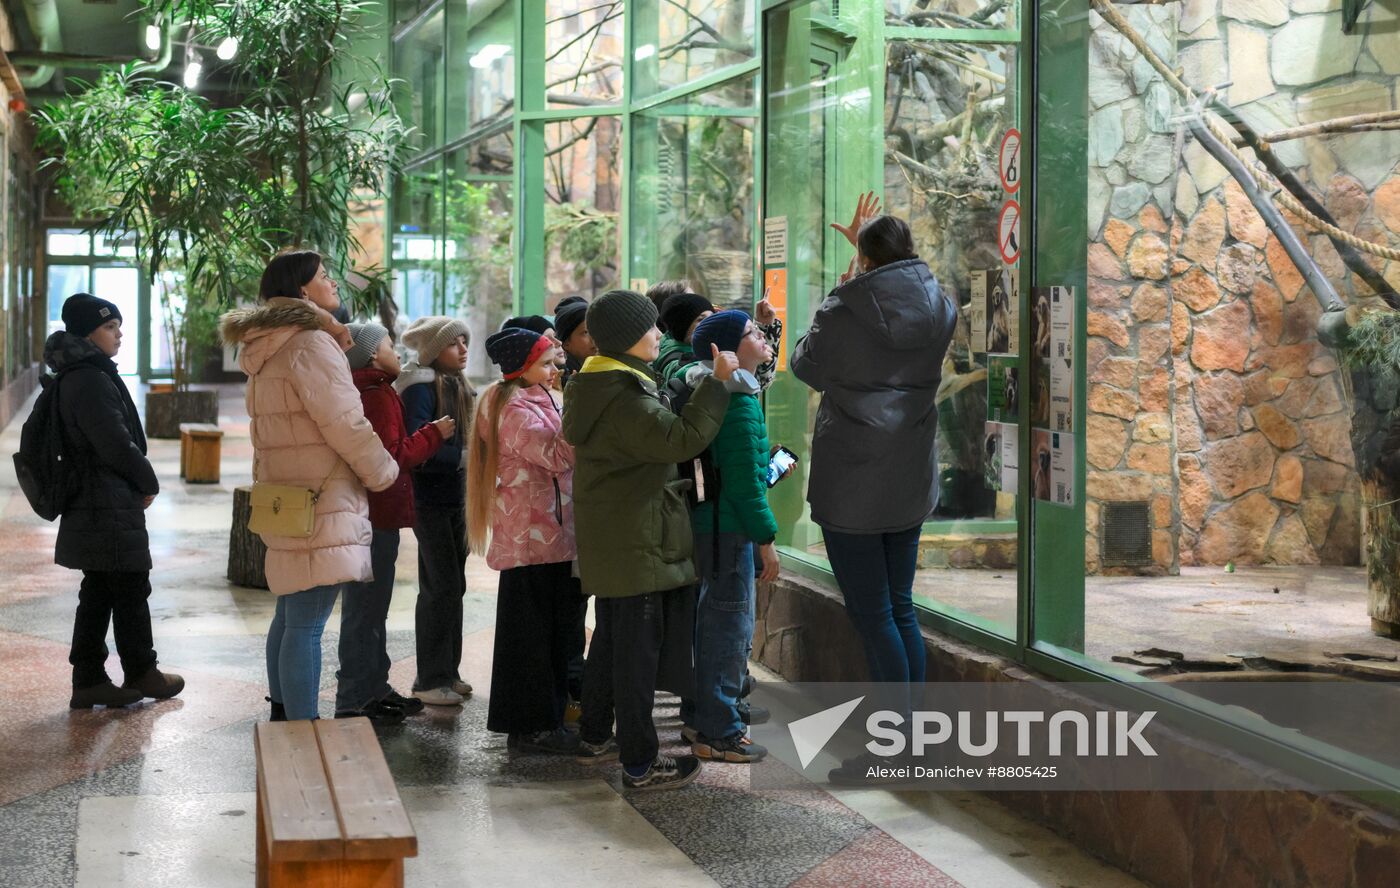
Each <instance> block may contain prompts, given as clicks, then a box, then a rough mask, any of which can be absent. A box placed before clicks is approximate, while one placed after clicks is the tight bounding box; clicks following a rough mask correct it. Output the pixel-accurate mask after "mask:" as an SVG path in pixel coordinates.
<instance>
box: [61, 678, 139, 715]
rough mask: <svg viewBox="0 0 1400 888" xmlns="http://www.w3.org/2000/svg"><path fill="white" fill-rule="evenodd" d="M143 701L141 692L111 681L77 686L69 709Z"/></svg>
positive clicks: (109, 706)
mask: <svg viewBox="0 0 1400 888" xmlns="http://www.w3.org/2000/svg"><path fill="white" fill-rule="evenodd" d="M139 702H141V692H140V691H137V690H132V689H130V688H119V687H117V686H116V685H114V684H112V683H111V682H110V681H104V682H103V683H102V684H100V685H92V686H90V687H86V688H77V689H75V690H74V691H73V697H72V699H70V700H69V701H68V708H69V709H91V708H92V707H94V706H106V707H107V708H109V709H111V708H113V707H116V706H130V705H131V704H132V703H139Z"/></svg>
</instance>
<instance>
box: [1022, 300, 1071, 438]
mask: <svg viewBox="0 0 1400 888" xmlns="http://www.w3.org/2000/svg"><path fill="white" fill-rule="evenodd" d="M1031 338H1032V340H1033V347H1032V350H1031V366H1032V369H1033V373H1032V375H1033V377H1034V380H1033V382H1032V384H1031V393H1030V397H1031V425H1032V426H1034V427H1036V428H1041V429H1050V430H1051V431H1056V432H1073V431H1074V288H1073V287H1036V288H1035V291H1034V298H1033V302H1032V307H1031Z"/></svg>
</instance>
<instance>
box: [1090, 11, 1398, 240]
mask: <svg viewBox="0 0 1400 888" xmlns="http://www.w3.org/2000/svg"><path fill="white" fill-rule="evenodd" d="M1089 2H1090V4H1091V5H1092V6H1093V7H1094V9H1096V10H1097V11H1098V13H1099V15H1101V16H1103V18H1104V21H1106V22H1108V23H1109V24H1110V25H1112V26H1113V27H1114V28H1115V29H1116V30H1117V31H1118V32H1119V33H1120V34H1122V35H1123V36H1124V37H1126V38H1127V40H1128V42H1129V43H1131V44H1132V45H1133V46H1134V48H1136V49H1137V51H1138V52H1140V53H1141V54H1142V57H1143V58H1145V59H1147V62H1148V64H1150V65H1151V66H1152V67H1153V68H1155V69H1156V70H1157V72H1158V73H1159V74H1161V75H1162V77H1163V78H1164V79H1165V80H1166V81H1167V83H1168V84H1170V85H1171V86H1172V88H1173V89H1175V90H1176V91H1177V92H1179V93H1181V96H1182V98H1183V99H1185V100H1186V103H1187V104H1188V105H1191V104H1195V103H1196V102H1197V101H1198V100H1199V97H1198V96H1197V95H1196V92H1195V90H1193V89H1191V87H1190V86H1188V85H1187V84H1186V83H1185V82H1184V81H1183V80H1182V79H1181V78H1180V77H1178V76H1177V74H1176V72H1175V71H1173V70H1172V69H1171V68H1169V67H1167V63H1166V62H1164V61H1162V59H1161V58H1160V57H1158V55H1157V54H1156V53H1155V52H1153V51H1152V48H1151V47H1149V46H1148V45H1147V41H1146V40H1144V39H1143V37H1142V35H1141V34H1139V33H1138V32H1137V29H1136V28H1134V27H1133V26H1132V25H1131V24H1129V22H1128V20H1127V19H1125V18H1124V17H1123V14H1122V13H1120V12H1119V11H1118V9H1117V7H1115V6H1114V5H1113V0H1089ZM1201 118H1202V121H1203V123H1204V124H1205V126H1206V128H1207V129H1209V130H1210V131H1211V132H1212V133H1213V134H1214V135H1215V137H1216V138H1218V139H1219V140H1220V141H1221V142H1223V143H1224V144H1225V147H1226V149H1227V150H1229V151H1230V153H1232V154H1234V155H1235V156H1236V157H1238V158H1239V159H1240V162H1241V163H1243V164H1244V166H1245V169H1246V170H1248V172H1249V174H1250V176H1251V177H1252V178H1253V179H1254V180H1255V181H1256V182H1257V183H1258V184H1259V188H1260V190H1262V191H1264V192H1266V193H1267V194H1268V195H1269V197H1271V198H1272V199H1273V200H1275V201H1277V202H1278V203H1280V204H1282V205H1283V207H1284V208H1285V209H1287V210H1288V211H1290V212H1291V213H1293V214H1294V215H1295V216H1297V217H1298V218H1299V219H1301V220H1303V223H1304V224H1305V225H1307V226H1308V227H1309V228H1312V229H1313V230H1315V231H1318V232H1321V233H1323V234H1326V235H1327V236H1328V237H1330V238H1334V239H1336V240H1339V241H1342V242H1343V243H1345V244H1349V245H1350V246H1352V247H1354V248H1355V249H1358V250H1361V251H1362V252H1364V253H1370V254H1371V255H1373V256H1379V257H1381V258H1383V259H1400V249H1396V248H1395V247H1387V246H1383V245H1381V244H1373V243H1371V242H1370V241H1368V240H1363V239H1362V238H1359V237H1357V236H1356V235H1354V234H1351V233H1350V232H1347V231H1343V230H1342V229H1340V228H1338V227H1337V226H1335V225H1333V224H1331V223H1330V222H1327V221H1325V220H1323V219H1320V218H1318V217H1317V216H1316V215H1314V214H1313V213H1312V211H1310V210H1309V209H1308V208H1307V207H1305V206H1303V205H1302V203H1300V202H1299V201H1298V199H1297V198H1296V197H1294V196H1293V195H1292V194H1290V193H1288V191H1287V190H1286V189H1285V188H1283V186H1282V185H1280V184H1279V183H1277V182H1275V181H1274V178H1273V177H1272V176H1271V175H1269V174H1268V172H1266V171H1265V170H1262V169H1260V168H1259V167H1258V165H1257V164H1258V161H1256V160H1254V159H1253V158H1251V157H1249V156H1248V155H1246V154H1245V153H1244V152H1243V151H1241V150H1240V149H1239V148H1238V147H1237V146H1236V145H1235V142H1236V140H1237V139H1238V135H1239V134H1238V133H1230V132H1227V131H1226V129H1225V128H1224V126H1223V125H1222V124H1221V123H1220V121H1219V120H1217V119H1216V118H1215V117H1213V116H1210V115H1207V114H1206V113H1205V112H1204V110H1202V112H1201Z"/></svg>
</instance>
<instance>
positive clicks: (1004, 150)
mask: <svg viewBox="0 0 1400 888" xmlns="http://www.w3.org/2000/svg"><path fill="white" fill-rule="evenodd" d="M997 171H998V172H999V174H1000V175H1001V187H1002V188H1003V189H1004V190H1005V191H1006V193H1007V194H1015V193H1016V192H1017V191H1018V190H1019V189H1020V187H1021V131H1020V130H1018V129H1016V128H1015V127H1013V128H1011V129H1009V130H1007V131H1006V135H1004V136H1002V137H1001V151H1000V152H999V154H998V159H997Z"/></svg>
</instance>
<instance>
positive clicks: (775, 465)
mask: <svg viewBox="0 0 1400 888" xmlns="http://www.w3.org/2000/svg"><path fill="white" fill-rule="evenodd" d="M795 465H797V454H795V453H793V452H792V451H791V450H788V449H787V448H786V447H779V448H778V449H777V451H775V452H774V453H773V458H772V459H770V460H769V461H768V486H769V487H772V486H773V485H775V484H777V483H778V482H779V481H781V480H782V479H783V476H784V475H786V474H787V473H788V470H789V469H791V468H792V467H793V466H795Z"/></svg>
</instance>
